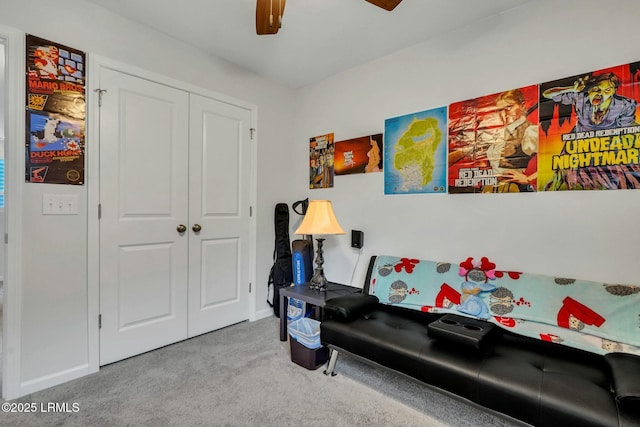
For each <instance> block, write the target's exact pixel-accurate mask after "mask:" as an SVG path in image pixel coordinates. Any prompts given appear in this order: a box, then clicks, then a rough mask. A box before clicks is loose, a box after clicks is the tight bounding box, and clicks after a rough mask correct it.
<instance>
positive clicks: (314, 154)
mask: <svg viewBox="0 0 640 427" xmlns="http://www.w3.org/2000/svg"><path fill="white" fill-rule="evenodd" d="M334 153H335V144H334V141H333V133H328V134H326V135H319V136H314V137H312V138H309V188H310V189H314V188H331V187H333V176H334V167H333V162H334Z"/></svg>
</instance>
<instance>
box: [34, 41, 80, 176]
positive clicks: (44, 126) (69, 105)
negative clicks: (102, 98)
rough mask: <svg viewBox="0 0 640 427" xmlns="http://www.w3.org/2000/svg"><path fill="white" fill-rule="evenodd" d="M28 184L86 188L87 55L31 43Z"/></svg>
mask: <svg viewBox="0 0 640 427" xmlns="http://www.w3.org/2000/svg"><path fill="white" fill-rule="evenodd" d="M26 47H27V55H26V62H27V63H26V73H27V85H26V100H27V105H26V144H25V154H26V170H25V179H26V181H27V182H40V183H50V184H76V185H82V184H84V150H85V118H86V103H85V69H86V62H85V54H84V53H83V52H81V51H79V50H76V49H72V48H69V47H67V46H63V45H60V44H57V43H54V42H51V41H48V40H44V39H41V38H39V37H35V36H33V35H27V38H26Z"/></svg>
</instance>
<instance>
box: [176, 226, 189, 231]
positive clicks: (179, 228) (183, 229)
mask: <svg viewBox="0 0 640 427" xmlns="http://www.w3.org/2000/svg"><path fill="white" fill-rule="evenodd" d="M176 230H178V233H184V232H185V231H187V226H186V225H184V224H180V225H179V226H178V227H177V228H176Z"/></svg>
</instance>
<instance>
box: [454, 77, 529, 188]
mask: <svg viewBox="0 0 640 427" xmlns="http://www.w3.org/2000/svg"><path fill="white" fill-rule="evenodd" d="M537 107H538V86H537V85H532V86H526V87H522V88H517V89H511V90H507V91H505V92H500V93H496V94H492V95H486V96H483V97H480V98H475V99H470V100H467V101H461V102H456V103H454V104H451V105H450V106H449V154H448V163H449V193H452V194H456V193H511V192H530V191H535V190H536V177H537V173H536V172H537V152H538V111H537V110H538V108H537Z"/></svg>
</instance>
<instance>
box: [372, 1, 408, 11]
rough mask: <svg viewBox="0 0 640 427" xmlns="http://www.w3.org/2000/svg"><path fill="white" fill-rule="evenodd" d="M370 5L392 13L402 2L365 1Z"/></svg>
mask: <svg viewBox="0 0 640 427" xmlns="http://www.w3.org/2000/svg"><path fill="white" fill-rule="evenodd" d="M367 1H368V2H369V3H371V4H375V5H376V6H378V7H381V8H383V9H385V10H388V11H392V10H393V9H395V8H396V6H397V5H399V4H400V2H401V1H402V0H367Z"/></svg>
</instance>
